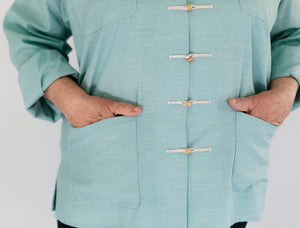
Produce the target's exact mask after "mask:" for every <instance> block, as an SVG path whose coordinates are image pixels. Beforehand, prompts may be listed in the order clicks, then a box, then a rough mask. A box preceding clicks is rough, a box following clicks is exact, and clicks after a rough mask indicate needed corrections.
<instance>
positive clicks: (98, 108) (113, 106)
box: [64, 94, 142, 128]
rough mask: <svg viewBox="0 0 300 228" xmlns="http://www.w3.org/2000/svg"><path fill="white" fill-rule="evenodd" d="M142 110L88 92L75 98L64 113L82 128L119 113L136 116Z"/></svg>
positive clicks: (76, 125) (70, 120) (71, 121)
mask: <svg viewBox="0 0 300 228" xmlns="http://www.w3.org/2000/svg"><path fill="white" fill-rule="evenodd" d="M135 108H136V110H135ZM141 111H142V108H141V107H139V106H136V105H133V104H130V103H125V102H118V101H114V100H111V99H106V98H103V97H99V96H91V95H89V94H86V95H83V96H80V97H77V98H76V99H74V100H73V101H72V105H69V107H68V109H66V111H65V113H64V115H65V117H66V119H67V120H68V121H69V122H70V124H71V125H72V126H74V127H75V128H80V127H85V126H87V125H90V124H93V123H95V122H98V121H101V120H103V119H105V118H112V117H113V118H114V117H115V116H116V115H117V114H119V115H124V116H136V115H138V114H140V113H141Z"/></svg>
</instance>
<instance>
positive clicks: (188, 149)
mask: <svg viewBox="0 0 300 228" xmlns="http://www.w3.org/2000/svg"><path fill="white" fill-rule="evenodd" d="M212 8H213V4H191V3H187V4H186V5H169V6H168V7H167V10H169V11H173V10H183V11H186V13H187V14H188V24H189V23H190V20H191V17H190V13H191V11H201V10H204V9H212ZM188 32H189V34H190V31H189V30H188ZM189 34H188V35H189ZM188 47H189V52H188V53H170V54H169V60H170V61H173V60H174V59H182V61H185V62H186V67H187V68H188V72H189V73H188V75H187V76H188V78H186V80H188V81H189V78H190V77H191V74H192V72H191V71H190V64H196V63H195V62H194V60H195V58H199V59H201V58H210V57H211V56H212V55H213V53H211V52H198V53H193V51H192V50H191V49H190V39H189V43H188ZM186 89H187V90H186V93H187V96H186V97H182V99H181V100H168V101H167V103H168V104H169V105H183V106H185V107H186V122H187V119H188V118H189V109H191V108H193V106H196V105H203V106H205V105H211V103H212V101H211V100H210V99H201V98H200V99H198V98H192V97H191V96H190V86H189V84H188V86H187V88H186ZM204 110H205V108H204ZM203 121H205V120H203ZM185 126H186V132H187V134H186V143H187V144H186V145H183V146H182V147H180V148H169V149H167V150H166V152H167V153H169V154H170V156H172V154H174V153H184V154H186V156H187V199H186V202H187V207H186V208H187V227H194V225H193V219H192V208H193V207H192V205H193V203H192V198H191V192H192V191H191V187H190V186H191V178H190V174H191V170H190V164H189V163H190V159H192V157H190V155H191V154H192V153H198V152H199V153H201V152H210V151H212V147H211V146H210V145H207V147H193V145H191V143H190V142H189V138H188V135H189V134H188V132H189V128H188V125H187V124H186V125H185Z"/></svg>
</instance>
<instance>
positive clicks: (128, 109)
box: [109, 101, 142, 116]
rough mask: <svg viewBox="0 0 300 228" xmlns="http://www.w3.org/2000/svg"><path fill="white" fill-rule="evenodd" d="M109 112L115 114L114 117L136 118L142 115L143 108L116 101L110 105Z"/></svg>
mask: <svg viewBox="0 0 300 228" xmlns="http://www.w3.org/2000/svg"><path fill="white" fill-rule="evenodd" d="M109 110H110V111H111V112H112V113H114V115H117V114H119V115H124V116H136V115H138V114H140V112H141V111H142V108H141V107H139V106H136V105H133V104H130V103H126V102H117V101H115V102H113V103H112V104H111V105H110V107H109Z"/></svg>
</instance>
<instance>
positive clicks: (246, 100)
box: [229, 97, 252, 113]
mask: <svg viewBox="0 0 300 228" xmlns="http://www.w3.org/2000/svg"><path fill="white" fill-rule="evenodd" d="M229 104H230V106H231V107H232V108H233V109H235V110H237V111H245V112H247V113H248V112H249V110H252V99H251V98H250V97H237V98H229Z"/></svg>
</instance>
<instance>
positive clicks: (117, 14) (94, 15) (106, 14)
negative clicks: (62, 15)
mask: <svg viewBox="0 0 300 228" xmlns="http://www.w3.org/2000/svg"><path fill="white" fill-rule="evenodd" d="M72 8H73V9H74V11H75V13H76V14H77V16H78V18H79V21H80V27H81V30H82V31H83V33H84V34H85V35H89V34H91V33H94V32H96V31H98V30H99V29H101V28H102V27H103V26H105V25H108V24H112V23H114V22H117V21H120V20H124V19H126V18H128V17H130V16H131V15H133V14H134V13H135V11H136V0H101V1H99V0H85V1H84V0H76V1H72Z"/></svg>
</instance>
